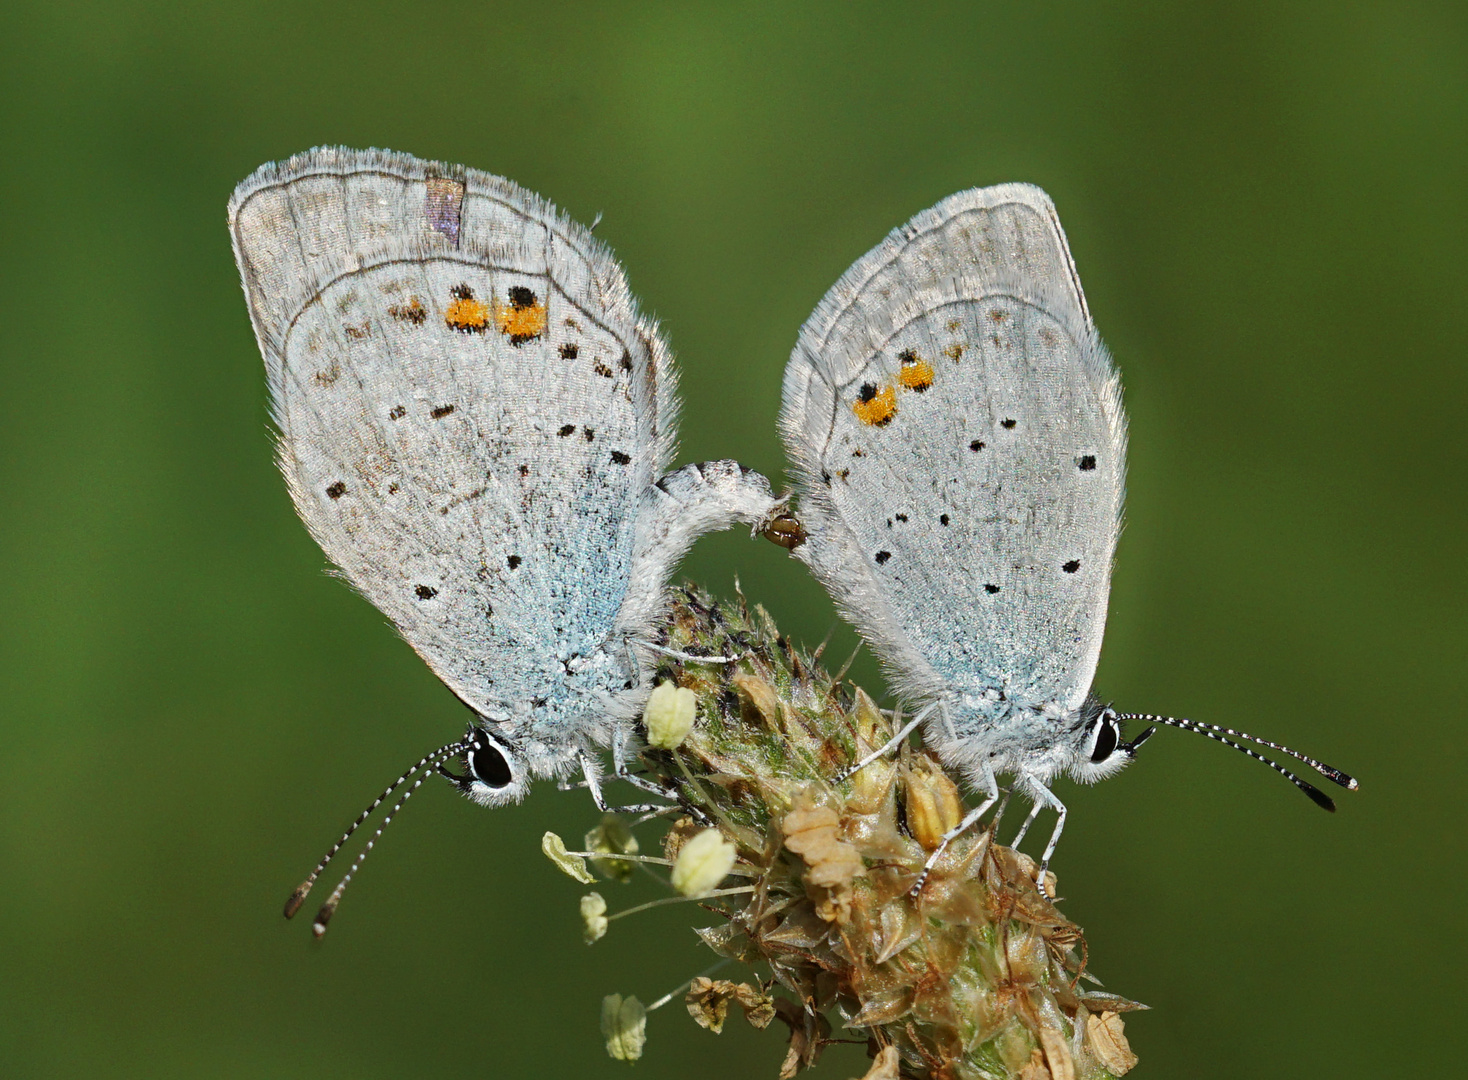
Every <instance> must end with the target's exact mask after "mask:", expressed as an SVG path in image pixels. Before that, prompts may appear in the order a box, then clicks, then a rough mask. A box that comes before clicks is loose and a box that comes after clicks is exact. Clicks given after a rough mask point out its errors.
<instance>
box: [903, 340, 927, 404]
mask: <svg viewBox="0 0 1468 1080" xmlns="http://www.w3.org/2000/svg"><path fill="white" fill-rule="evenodd" d="M897 359H898V360H900V361H902V366H901V367H900V368H899V369H898V371H897V381H898V382H899V383H901V384H902V387H903V389H905V390H916V391H917V392H918V393H922V392H923V391H924V390H926V389H927V388H928V387H930V386H932V385H933V366H932V365H931V364H929V363H928V362H927V361H926V360H923V359H921V358H920V357H919V356H918V354H917V353H915V352H913V351H912V350H911V349H904V350H903V351H902V352H901V353H899V354H898V356H897Z"/></svg>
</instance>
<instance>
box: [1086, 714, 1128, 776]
mask: <svg viewBox="0 0 1468 1080" xmlns="http://www.w3.org/2000/svg"><path fill="white" fill-rule="evenodd" d="M1095 740H1096V741H1095V742H1094V743H1092V745H1091V762H1092V764H1095V765H1099V764H1101V763H1102V762H1103V761H1105V760H1106V759H1107V758H1109V757H1110V756H1111V755H1112V754H1113V753H1114V752H1115V751H1116V746H1117V743H1119V742H1120V741H1121V733H1120V732H1119V731H1117V728H1116V720H1115V719H1114V718H1113V717H1112V715H1111V714H1110V713H1105V714H1103V715H1102V716H1100V717H1099V718H1098V719H1097V720H1096V735H1095Z"/></svg>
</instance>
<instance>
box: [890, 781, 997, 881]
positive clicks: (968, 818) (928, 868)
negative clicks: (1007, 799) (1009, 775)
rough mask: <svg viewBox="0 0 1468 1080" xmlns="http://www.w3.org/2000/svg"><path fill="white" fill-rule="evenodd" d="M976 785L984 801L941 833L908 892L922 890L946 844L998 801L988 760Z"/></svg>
mask: <svg viewBox="0 0 1468 1080" xmlns="http://www.w3.org/2000/svg"><path fill="white" fill-rule="evenodd" d="M976 786H977V787H978V788H979V789H980V790H981V791H983V793H984V801H983V802H982V803H980V804H979V805H978V806H976V807H975V808H974V809H972V810H970V811H969V812H968V813H967V814H965V815H964V816H963V820H962V821H960V822H959V823H958V824H957V825H955V826H953V828H951V829H949V830H948V831H947V832H946V833H944V834H943V837H942V839H940V840H939V841H938V846H937V847H936V848H934V849H933V853H932V854H931V855H929V856H928V861H927V862H925V863H923V870H922V873H920V874H918V879H917V880H916V881H915V882H913V884H912V888H910V889H908V890H907V891H908V893H909V894H912V895H916V894H917V893H920V892H922V889H923V886H924V885H926V884H927V882H928V875H929V874H931V873H932V872H933V867H935V866H937V865H938V860H939V859H941V858H942V857H943V853H944V852H945V851H947V850H948V845H949V844H951V843H952V842H953V841H954V840H956V839H957V838H958V837H959V836H961V835H963V833H964V832H965V831H967V830H968V829H971V828H973V826H974V823H975V822H977V821H978V820H979V818H981V817H983V816H984V815H985V814H986V813H988V812H989V807H991V806H993V805H994V804H995V803H996V802H998V801H999V781H997V780H995V779H994V771H993V770H992V769H990V768H989V764H988V762H985V763H984V769H983V772H982V773H981V774H980V775H979V777H978V781H977V784H976ZM1000 812H1001V813H1002V812H1003V807H1001V808H1000Z"/></svg>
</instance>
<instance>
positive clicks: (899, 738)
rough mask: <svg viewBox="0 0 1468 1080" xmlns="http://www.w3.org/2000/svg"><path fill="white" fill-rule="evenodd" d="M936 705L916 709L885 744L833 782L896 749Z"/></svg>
mask: <svg viewBox="0 0 1468 1080" xmlns="http://www.w3.org/2000/svg"><path fill="white" fill-rule="evenodd" d="M937 705H938V703H937V702H936V701H935V702H933V703H932V704H931V705H928V706H926V707H925V708H923V709H920V710H919V711H918V714H917V715H916V716H914V717H913V718H912V719H911V720H909V721H908V722H907V723H906V724H904V725H903V727H902V730H901V731H899V732H898V733H897V734H896V735H894V736H892V738H890V739H888V740H887V743H886V745H884V746H883V747H881V748H880V749H878V750H874V751H872V752H871V753H870V754H868V755H867V756H866V757H864V758H862V759H861V760H860V761H858V762H857V763H856V764H855V765H853V766H852V767H851V768H849V769H847V770H846V771H845V772H844V773H842V774H841V775H840V776H838V777H836V779H835V781H834V783H837V784H839V783H841V782H842V781H843V780H849V779H850V778H851V777H853V776H855V775H856V774H857V773H859V772H861V771H862V770H863V769H865V768H866V767H867V766H868V765H870V764H871V763H872V762H874V761H876V760H877V759H878V758H884V757H886V756H887V755H888V754H890V753H891V752H892V751H893V750H896V749H897V748H898V747H899V746H901V745H902V744H903V742H904V741H906V739H907V737H908V736H909V735H911V734H912V733H913V732H914V731H916V730H917V726H918V725H919V724H921V723H922V722H923V721H924V720H926V719H927V718H928V716H929V715H931V713H932V711H933V710H934V709H935V708H936V707H937Z"/></svg>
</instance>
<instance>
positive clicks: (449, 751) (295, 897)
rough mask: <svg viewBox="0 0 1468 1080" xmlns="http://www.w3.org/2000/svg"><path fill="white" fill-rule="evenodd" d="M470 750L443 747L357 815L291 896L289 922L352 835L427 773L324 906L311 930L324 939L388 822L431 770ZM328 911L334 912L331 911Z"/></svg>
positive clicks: (401, 801) (460, 746) (398, 805)
mask: <svg viewBox="0 0 1468 1080" xmlns="http://www.w3.org/2000/svg"><path fill="white" fill-rule="evenodd" d="M466 746H467V744H466V743H464V742H462V741H460V742H454V743H449V744H448V745H447V746H441V747H439V748H438V749H437V750H435V751H433V752H432V753H431V754H425V755H424V756H423V757H422V759H421V760H419V762H418V763H417V764H416V765H414V766H413V767H412V768H411V769H409V770H408V771H407V772H405V773H403V775H402V776H400V777H398V778H397V779H396V780H394V781H393V782H392V783H391V784H389V785H388V786H387V788H386V790H384V791H383V793H382V794H381V795H379V796H377V798H375V799H373V800H372V802H371V803H369V804H368V806H367V809H365V810H363V811H362V812H361V813H360V814H358V815H357V820H355V821H353V822H352V823H351V825H349V826H347V831H346V832H344V833H342V834H341V837H340V838H339V839H338V840H337V842H336V843H335V844H332V845H331V850H330V851H328V852H327V853H326V854H325V855H323V856H322V857H321V861H320V862H318V863H317V864H316V869H314V870H312V871H311V875H310V876H309V877H308V878H306V880H305V881H303V882H301V883H300V884H299V885H297V886H296V889H295V891H294V892H293V893H291V895H290V898H289V899H288V900H286V902H285V917H286V918H287V919H289V918H292V917H294V915H295V914H296V912H297V911H300V910H301V905H302V904H303V903H305V900H306V894H307V893H309V892H310V891H311V887H312V886H313V885H315V884H316V879H317V878H319V877H320V876H321V873H322V871H323V870H325V869H326V867H327V864H328V863H330V862H331V860H332V859H333V858H335V857H336V854H337V852H339V851H341V849H342V847H343V846H345V844H346V842H347V841H348V840H350V839H351V838H352V834H353V833H355V832H356V831H357V830H358V829H359V828H361V827H362V825H363V823H364V822H366V820H367V819H368V818H369V817H371V816H372V812H373V811H374V810H376V809H377V808H378V807H379V806H381V805H382V804H383V803H384V802H386V801H387V799H388V798H389V797H391V795H392V793H393V792H395V791H397V790H398V788H400V787H402V786H403V785H404V784H406V783H407V782H408V781H409V780H412V779H413V777H414V776H416V775H417V774H418V773H423V775H422V776H419V777H418V779H417V781H416V782H415V783H414V784H413V786H412V787H410V788H409V789H408V790H407V792H406V793H404V795H403V797H402V798H400V799H399V800H398V801H397V803H396V804H395V805H394V806H393V808H392V809H391V810H390V811H389V812H388V814H387V817H386V818H384V819H383V822H382V824H381V825H379V826H378V827H377V831H376V832H375V833H373V834H372V839H371V840H369V841H368V842H367V847H366V848H365V849H364V850H363V851H362V853H361V854H360V855H358V856H357V858H356V861H354V862H353V863H352V866H351V869H350V870H348V871H347V876H346V877H345V878H343V879H342V882H341V884H339V885H338V886H337V887H336V888H335V889H334V890H332V894H331V897H330V898H329V899H328V900H327V901H326V903H325V904H323V905H322V908H321V914H319V915H317V917H316V922H315V924H314V925H313V926H312V928H311V929H312V931H313V932H314V933H315V934H316V936H317V937H320V936H321V935H322V934H324V933H326V924H327V923H328V922H329V921H330V920H331V915H332V912H334V911H335V910H336V905H337V904H338V903H340V902H341V894H342V890H343V889H345V888H346V886H347V882H348V881H350V880H351V877H352V875H353V874H354V873H356V871H357V868H358V867H359V866H361V865H362V860H363V859H364V858H366V857H367V852H368V851H371V850H372V846H373V845H374V844H376V843H377V838H378V837H379V836H381V835H382V831H383V830H384V829H386V828H387V826H388V822H390V821H392V819H393V815H394V814H396V813H397V812H398V811H399V810H400V809H402V806H403V804H404V803H405V802H407V801H408V796H410V795H412V794H413V792H415V791H417V790H418V788H419V786H420V785H422V783H423V781H424V780H426V779H427V778H428V772H427V770H429V769H433V768H437V767H438V766H439V765H440V764H442V763H443V762H444V761H447V760H448V759H449V758H451V757H453V756H454V755H455V754H461V753H463V752H464V749H465V747H466ZM328 908H329V909H330V910H328Z"/></svg>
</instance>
